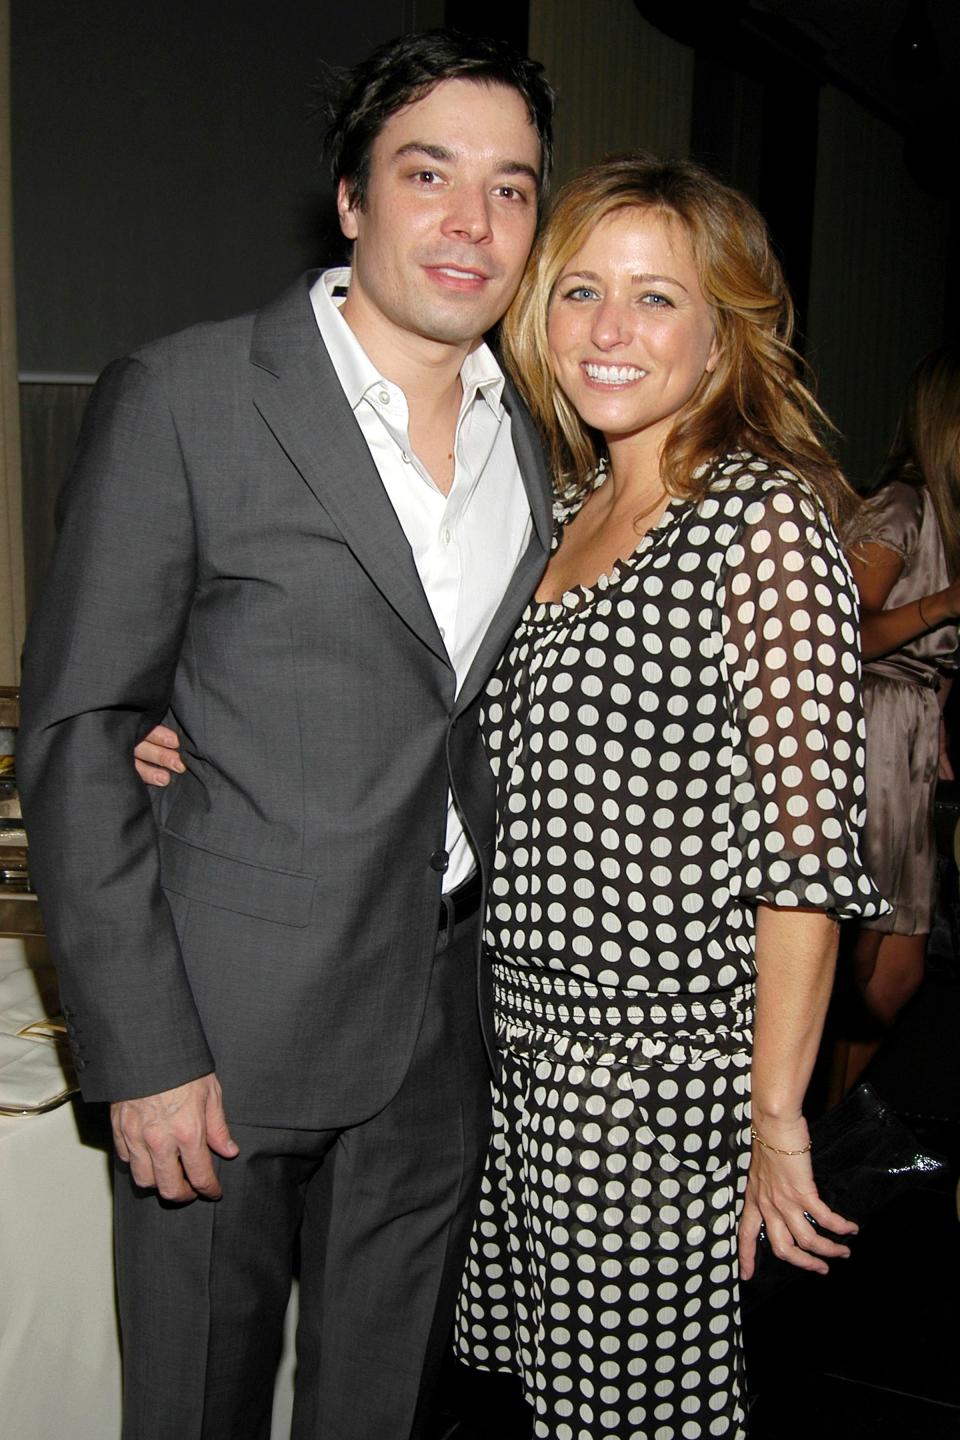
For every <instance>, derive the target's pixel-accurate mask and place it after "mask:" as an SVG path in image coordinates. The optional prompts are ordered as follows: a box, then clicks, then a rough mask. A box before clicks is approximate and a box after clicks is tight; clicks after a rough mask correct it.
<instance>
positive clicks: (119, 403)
mask: <svg viewBox="0 0 960 1440" xmlns="http://www.w3.org/2000/svg"><path fill="white" fill-rule="evenodd" d="M58 521H59V532H60V533H59V536H58V542H57V546H56V550H55V554H54V558H53V561H52V565H51V571H50V575H49V577H48V580H47V584H46V586H45V589H44V592H43V595H42V597H41V600H40V603H39V604H38V606H37V609H36V611H35V614H34V617H33V619H32V622H31V626H30V631H29V634H28V638H27V645H26V650H25V655H24V672H23V686H22V697H21V708H22V717H21V728H20V731H19V733H18V739H17V771H18V782H19V785H20V789H21V793H22V796H23V801H24V812H25V815H26V821H27V825H28V828H29V833H30V845H31V870H32V873H33V875H34V878H35V882H36V886H37V890H38V893H39V896H40V900H41V904H42V907H43V913H44V920H45V924H46V928H47V933H48V936H49V938H50V943H51V949H52V952H53V954H54V957H55V959H56V961H57V965H58V970H59V974H60V982H61V994H62V998H63V1004H64V1013H65V1015H66V1017H67V1022H68V1027H69V1030H70V1038H71V1046H72V1049H73V1052H74V1059H75V1063H76V1067H77V1072H78V1078H79V1080H80V1083H81V1088H82V1089H83V1092H84V1094H85V1095H86V1096H87V1098H88V1099H94V1100H111V1101H118V1100H123V1101H125V1102H127V1103H128V1104H129V1103H130V1102H131V1101H132V1102H133V1103H134V1104H140V1105H142V1104H143V1103H144V1102H143V1101H142V1100H138V1099H137V1097H157V1096H159V1097H162V1096H164V1094H165V1093H166V1092H173V1091H176V1090H178V1089H179V1088H181V1087H187V1089H188V1091H189V1094H190V1095H191V1096H192V1099H191V1101H190V1103H189V1104H187V1105H186V1106H184V1104H182V1103H178V1104H177V1105H176V1109H175V1114H176V1115H177V1116H179V1117H181V1119H180V1120H178V1121H177V1122H176V1125H179V1124H181V1123H182V1117H183V1115H184V1114H185V1113H186V1112H187V1111H189V1112H190V1114H191V1116H192V1117H193V1118H192V1119H191V1125H192V1126H194V1128H195V1126H196V1124H197V1123H200V1122H198V1121H197V1119H196V1117H203V1118H202V1123H203V1125H204V1128H206V1126H207V1125H208V1124H209V1123H211V1122H212V1123H213V1125H214V1130H215V1132H216V1133H219V1131H218V1130H217V1124H218V1122H217V1119H216V1114H215V1112H216V1103H214V1101H213V1099H212V1097H213V1089H212V1086H211V1083H210V1077H211V1072H212V1071H213V1068H214V1067H213V1058H212V1056H211V1054H210V1052H209V1048H208V1046H207V1043H206V1038H205V1036H204V1032H203V1027H202V1025H201V1022H200V1018H199V1015H198V1014H197V1010H196V1006H195V1004H194V1001H193V995H192V992H191V989H190V985H189V983H188V980H187V976H186V973H185V970H184V965H183V959H182V956H181V953H180V946H179V942H178V939H177V934H176V930H175V928H174V923H173V917H172V915H171V912H170V909H169V906H168V904H167V901H166V899H165V897H164V895H163V892H162V890H161V887H160V863H159V849H158V838H157V831H156V825H155V821H154V817H153V813H152V809H151V806H150V802H149V798H148V796H147V793H146V791H145V789H144V787H143V786H142V785H141V783H140V781H139V780H138V779H137V777H136V774H135V772H134V770H133V767H132V766H131V765H130V760H129V757H130V752H131V750H132V748H133V746H134V745H135V744H136V742H137V741H138V740H139V738H140V736H141V735H142V734H143V733H144V730H145V729H146V728H148V726H149V724H150V723H151V722H152V721H153V720H155V719H157V718H159V716H161V715H162V714H164V713H165V711H166V708H167V705H168V703H169V700H170V696H171V693H172V689H173V679H174V675H175V671H176V666H177V662H178V658H179V655H180V648H181V643H182V639H183V635H184V631H185V629H186V625H187V621H188V616H189V611H190V605H191V601H192V597H193V593H194V589H195V585H196V564H195V540H194V526H193V514H192V506H191V502H190V494H189V486H188V481H187V475H186V469H185V465H184V461H183V456H182V453H181V445H180V439H179V436H178V434H177V430H176V426H175V424H174V420H173V416H172V413H171V409H170V405H169V404H168V401H167V397H166V394H165V391H164V386H163V385H162V383H161V381H160V380H159V378H158V376H157V375H156V374H155V373H153V371H152V370H151V369H150V368H148V367H147V366H146V365H144V364H142V363H141V362H139V361H136V360H131V361H125V362H120V363H119V364H117V365H115V366H112V367H111V368H110V370H109V371H108V372H107V373H106V374H105V376H104V377H103V379H102V380H101V382H100V384H99V385H98V387H97V390H96V391H95V393H94V396H93V398H92V400H91V404H90V407H89V409H88V413H87V416H86V418H85V421H84V427H83V431H82V433H81V437H80V442H79V445H78V451H77V456H76V460H75V463H74V466H73V469H72V471H71V474H70V477H69V479H68V482H67V484H66V486H65V488H64V491H63V494H62V496H61V500H60V504H59V507H58ZM211 1103H213V1111H212V1112H211V1111H210V1109H209V1107H210V1105H211ZM119 1108H121V1109H122V1108H123V1107H119ZM148 1108H149V1107H148ZM161 1111H163V1105H162V1104H161V1106H160V1107H153V1112H152V1113H153V1119H152V1120H145V1121H144V1124H143V1126H141V1127H140V1129H139V1130H138V1131H137V1133H134V1132H135V1130H136V1127H132V1128H131V1126H129V1125H127V1124H126V1122H124V1123H122V1124H121V1136H122V1135H124V1134H126V1135H127V1137H128V1138H127V1139H126V1140H123V1139H121V1146H125V1148H126V1149H127V1151H128V1152H129V1153H130V1154H131V1158H132V1157H133V1155H134V1153H136V1152H138V1151H140V1150H141V1147H142V1143H147V1142H145V1141H144V1140H143V1137H144V1136H147V1137H148V1138H149V1136H151V1135H154V1134H155V1133H158V1132H159V1131H160V1130H163V1131H164V1136H163V1137H161V1140H160V1145H159V1150H158V1154H159V1153H161V1152H162V1154H163V1156H164V1157H166V1156H168V1155H169V1151H170V1143H169V1136H168V1134H167V1131H168V1130H169V1129H170V1126H169V1125H168V1123H167V1121H159V1122H158V1120H157V1115H158V1114H160V1112H161ZM166 1114H167V1116H168V1119H169V1115H170V1107H169V1104H168V1105H167V1107H166ZM176 1125H175V1126H174V1127H173V1128H174V1130H175V1129H176ZM131 1143H132V1147H133V1148H132V1149H131ZM177 1144H178V1147H179V1148H178V1154H180V1155H181V1156H183V1163H184V1165H187V1164H191V1165H192V1169H193V1171H194V1172H195V1174H194V1178H195V1181H196V1184H195V1186H194V1188H196V1189H201V1190H202V1191H203V1192H204V1193H216V1180H215V1178H214V1177H213V1174H212V1168H210V1169H209V1173H208V1172H207V1168H205V1167H209V1166H210V1161H209V1155H208V1154H206V1153H205V1154H204V1161H205V1165H204V1164H201V1165H200V1167H199V1169H198V1168H197V1164H196V1163H194V1162H191V1161H189V1160H188V1158H187V1155H188V1153H192V1152H190V1146H189V1142H188V1141H185V1142H184V1144H185V1145H186V1146H187V1149H186V1150H184V1149H183V1148H182V1147H180V1142H179V1141H177ZM148 1149H149V1145H148ZM121 1153H123V1150H122V1149H121ZM221 1153H223V1152H221ZM136 1169H139V1170H140V1174H142V1175H143V1176H144V1177H145V1179H146V1175H147V1172H146V1168H145V1166H144V1165H141V1164H140V1163H139V1161H138V1162H137V1165H136V1166H135V1170H136ZM160 1171H161V1174H162V1175H163V1177H164V1185H165V1186H166V1187H167V1190H169V1189H171V1188H174V1189H176V1188H178V1186H177V1185H171V1182H170V1180H169V1178H168V1177H169V1172H170V1166H169V1164H168V1163H167V1161H166V1159H163V1160H161V1161H160ZM157 1178H158V1175H157V1172H156V1170H155V1172H154V1179H157ZM211 1181H212V1186H211ZM147 1183H150V1182H149V1180H148V1181H147ZM167 1190H165V1191H164V1193H167Z"/></svg>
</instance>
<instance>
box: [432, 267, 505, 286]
mask: <svg viewBox="0 0 960 1440" xmlns="http://www.w3.org/2000/svg"><path fill="white" fill-rule="evenodd" d="M425 269H427V270H428V271H429V272H430V274H431V275H432V276H433V277H434V278H435V279H436V280H438V281H439V282H440V284H441V285H445V286H449V287H451V288H453V289H458V290H478V289H480V287H481V286H483V285H485V284H486V283H487V281H488V280H489V279H490V276H489V275H487V274H485V273H484V271H482V270H474V269H467V268H466V267H465V266H460V265H427V266H425Z"/></svg>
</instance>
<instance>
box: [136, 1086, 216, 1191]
mask: <svg viewBox="0 0 960 1440" xmlns="http://www.w3.org/2000/svg"><path fill="white" fill-rule="evenodd" d="M110 1121H111V1124H112V1125H113V1140H114V1144H115V1145H116V1147H117V1154H118V1155H119V1156H120V1159H121V1160H125V1161H126V1162H127V1163H128V1164H129V1166H130V1173H131V1174H132V1176H133V1178H134V1180H135V1181H136V1183H137V1184H138V1185H140V1186H142V1187H143V1188H144V1189H145V1190H151V1189H154V1188H155V1189H156V1190H158V1191H159V1193H160V1194H161V1195H162V1196H163V1198H164V1199H165V1200H180V1201H188V1200H195V1199H196V1198H197V1196H198V1195H202V1196H203V1197H204V1199H206V1200H219V1199H220V1196H221V1195H222V1194H223V1191H222V1189H221V1187H220V1182H219V1180H218V1179H217V1176H216V1173H215V1171H214V1168H213V1162H212V1161H211V1159H210V1151H211V1150H213V1151H214V1152H215V1153H216V1154H217V1155H221V1156H222V1157H223V1158H224V1159H225V1160H232V1159H233V1157H234V1156H235V1155H237V1154H239V1146H238V1145H237V1144H236V1143H235V1142H234V1140H233V1138H232V1137H231V1135H230V1131H229V1130H228V1129H227V1120H226V1116H225V1115H224V1113H223V1098H222V1095H221V1093H220V1082H219V1081H218V1079H217V1077H216V1075H201V1077H200V1078H199V1080H190V1081H188V1083H187V1084H186V1085H178V1086H177V1087H176V1089H174V1090H163V1091H161V1092H160V1094H159V1095H145V1096H143V1097H142V1098H141V1099H139V1100H117V1101H115V1102H114V1104H112V1105H111V1106H110Z"/></svg>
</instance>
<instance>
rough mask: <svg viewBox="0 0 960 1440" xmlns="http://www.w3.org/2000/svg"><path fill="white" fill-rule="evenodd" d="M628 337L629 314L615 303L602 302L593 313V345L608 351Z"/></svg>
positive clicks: (609, 301)
mask: <svg viewBox="0 0 960 1440" xmlns="http://www.w3.org/2000/svg"><path fill="white" fill-rule="evenodd" d="M629 337H630V324H629V314H628V312H627V311H626V310H625V309H624V307H623V306H622V305H620V304H618V303H617V302H615V301H611V300H602V301H601V302H600V304H599V305H598V306H597V308H596V310H595V311H594V312H593V324H592V326H591V339H592V340H593V342H594V344H595V345H599V346H602V347H603V348H604V349H609V347H610V346H612V345H621V344H623V343H624V341H625V340H627V339H629Z"/></svg>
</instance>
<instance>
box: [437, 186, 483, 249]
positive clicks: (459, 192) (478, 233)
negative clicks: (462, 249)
mask: <svg viewBox="0 0 960 1440" xmlns="http://www.w3.org/2000/svg"><path fill="white" fill-rule="evenodd" d="M444 230H445V231H446V233H447V234H448V235H457V236H462V237H463V238H464V239H466V240H470V241H472V242H473V243H474V244H476V243H477V242H478V241H480V240H486V239H488V238H489V236H490V234H491V224H490V203H489V199H488V197H487V195H486V193H485V192H484V191H483V190H481V189H480V187H479V186H472V185H463V186H457V187H456V188H455V189H454V191H453V193H452V196H451V202H450V208H449V210H448V211H447V218H446V222H445V224H444Z"/></svg>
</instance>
